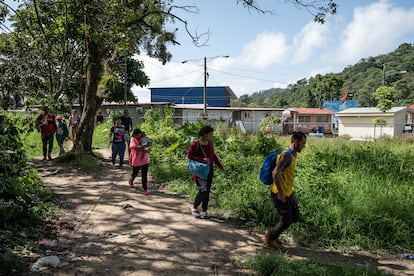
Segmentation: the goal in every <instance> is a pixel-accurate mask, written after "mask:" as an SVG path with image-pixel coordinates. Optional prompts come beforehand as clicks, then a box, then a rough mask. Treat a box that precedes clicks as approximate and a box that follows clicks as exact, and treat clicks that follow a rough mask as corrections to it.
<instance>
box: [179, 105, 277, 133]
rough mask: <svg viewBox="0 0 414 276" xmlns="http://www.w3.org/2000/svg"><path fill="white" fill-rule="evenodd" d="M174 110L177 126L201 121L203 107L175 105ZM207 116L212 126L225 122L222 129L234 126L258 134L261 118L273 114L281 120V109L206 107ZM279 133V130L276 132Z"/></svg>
mask: <svg viewBox="0 0 414 276" xmlns="http://www.w3.org/2000/svg"><path fill="white" fill-rule="evenodd" d="M173 108H174V110H175V116H174V117H175V121H176V123H178V124H181V125H183V124H185V123H195V122H199V121H202V120H203V113H204V109H203V105H197V104H184V105H182V104H176V105H174V106H173ZM206 111H207V114H208V116H207V117H206V118H204V119H206V120H209V122H211V123H212V124H213V125H214V124H215V122H219V121H221V122H225V124H223V125H222V127H223V128H226V127H230V126H236V127H237V128H238V129H239V130H240V131H242V132H249V133H251V132H260V131H261V130H260V123H261V122H262V120H263V118H264V117H266V116H268V115H270V114H275V115H276V116H278V117H280V118H282V112H283V111H284V109H282V108H266V107H258V108H256V107H254V108H251V107H213V106H208V107H207V109H206ZM278 131H281V130H278Z"/></svg>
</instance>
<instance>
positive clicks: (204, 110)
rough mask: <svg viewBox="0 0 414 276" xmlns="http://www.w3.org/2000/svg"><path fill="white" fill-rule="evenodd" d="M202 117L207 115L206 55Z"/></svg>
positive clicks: (205, 59)
mask: <svg viewBox="0 0 414 276" xmlns="http://www.w3.org/2000/svg"><path fill="white" fill-rule="evenodd" d="M203 102H204V108H203V118H206V117H207V57H204V89H203Z"/></svg>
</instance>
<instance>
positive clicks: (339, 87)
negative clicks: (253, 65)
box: [232, 43, 414, 107]
mask: <svg viewBox="0 0 414 276" xmlns="http://www.w3.org/2000/svg"><path fill="white" fill-rule="evenodd" d="M382 85H386V86H390V87H393V88H395V90H396V91H397V93H396V94H395V95H394V105H395V106H405V105H408V104H412V103H414V44H413V43H404V44H401V45H400V46H399V47H398V48H397V49H396V50H395V51H393V52H391V53H389V54H386V55H379V56H376V57H368V58H364V59H361V60H360V61H359V62H358V63H357V64H355V65H352V66H348V67H346V68H345V69H344V70H343V71H342V72H341V73H329V74H326V75H319V74H318V75H316V76H314V77H311V78H309V79H301V80H299V81H297V82H296V83H295V84H291V85H289V86H288V87H287V88H286V89H280V88H274V89H269V90H265V91H261V92H256V93H253V94H252V95H250V96H249V95H243V96H241V97H240V98H239V99H238V100H236V101H233V102H232V106H250V107H259V106H260V107H320V106H321V104H322V102H323V101H324V100H339V99H340V98H341V97H342V96H343V95H344V94H345V91H348V92H349V94H350V95H351V94H352V99H354V100H358V101H359V105H360V106H362V107H369V106H376V105H377V102H376V100H375V98H374V96H373V93H374V92H375V90H376V89H377V88H378V87H380V86H382ZM348 99H349V98H348Z"/></svg>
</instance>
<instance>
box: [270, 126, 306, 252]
mask: <svg viewBox="0 0 414 276" xmlns="http://www.w3.org/2000/svg"><path fill="white" fill-rule="evenodd" d="M305 145H306V135H305V134H304V133H302V132H294V133H293V135H292V136H291V138H290V146H289V147H288V148H287V149H286V150H285V151H283V152H282V153H281V154H279V155H278V156H277V158H276V167H275V169H274V170H273V172H272V176H273V184H272V188H271V193H270V196H271V199H272V203H273V206H274V207H275V208H276V210H277V212H278V214H279V221H278V222H277V223H276V224H275V225H274V226H273V227H272V228H271V229H269V231H268V232H267V234H266V236H265V245H266V246H267V247H270V248H275V249H277V248H280V247H281V246H282V243H281V242H280V240H279V236H280V234H282V232H283V231H285V230H286V229H288V228H289V226H290V225H291V224H292V223H295V222H297V221H298V220H299V215H300V214H299V206H298V199H297V196H296V193H295V192H294V190H293V180H294V172H295V167H296V155H297V153H298V152H301V151H302V150H303V149H304V148H305Z"/></svg>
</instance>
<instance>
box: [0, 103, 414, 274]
mask: <svg viewBox="0 0 414 276" xmlns="http://www.w3.org/2000/svg"><path fill="white" fill-rule="evenodd" d="M1 118H2V121H1V122H2V126H3V125H6V126H7V127H6V128H5V127H3V131H5V130H6V129H7V133H8V135H9V134H13V135H12V136H11V137H14V138H13V139H14V140H10V141H9V140H7V139H10V137H9V136H4V134H2V135H1V136H0V137H2V139H6V138H4V137H8V138H7V139H6V140H4V141H9V142H7V143H6V142H4V143H3V141H2V148H1V154H2V158H3V156H5V158H6V157H7V158H10V160H13V162H12V161H10V162H6V163H3V164H16V166H17V165H18V166H20V169H17V167H15V166H10V168H9V167H7V166H6V165H2V166H3V167H2V171H1V172H2V175H1V176H2V178H1V183H0V184H2V185H1V186H0V187H1V188H2V190H1V204H0V210H1V212H0V216H2V217H1V223H2V225H1V228H0V229H2V230H1V232H0V246H1V252H2V259H1V262H2V265H3V266H4V267H16V264H17V263H18V262H20V261H21V259H20V258H19V257H18V256H17V255H13V254H11V252H14V251H12V250H15V251H16V252H22V250H31V251H36V248H35V246H34V245H33V244H34V243H33V241H34V240H35V239H36V236H37V234H38V233H39V231H40V230H41V229H42V227H43V225H44V224H45V223H46V222H47V221H48V219H50V217H51V216H53V215H54V214H55V209H54V207H53V203H52V202H51V199H53V196H51V195H49V194H48V193H47V192H46V191H45V190H44V189H43V188H42V187H41V185H39V184H38V183H39V178H38V176H37V175H36V174H35V173H34V172H33V171H32V170H30V169H29V168H28V167H27V163H26V161H25V160H26V159H25V157H24V152H23V151H22V146H23V145H22V144H21V143H20V142H19V141H18V138H16V137H18V136H19V135H20V136H22V137H30V136H31V135H36V137H37V135H38V133H36V131H33V129H32V131H29V130H27V131H26V132H25V134H24V135H23V134H19V133H20V132H19V131H18V130H17V129H15V128H13V127H10V126H14V125H22V123H17V121H18V120H22V118H18V117H13V116H4V115H3V116H2V117H1ZM172 118H173V110H172V109H171V108H166V109H165V110H164V111H155V110H150V112H148V113H147V115H146V119H145V122H144V123H143V124H141V125H140V126H139V127H140V128H141V129H143V130H144V131H145V132H147V134H148V135H149V137H151V139H152V140H153V141H154V144H153V147H152V150H151V151H150V155H151V156H150V158H151V167H150V172H151V174H152V175H153V177H155V179H156V180H157V181H159V182H160V183H161V184H162V185H166V186H168V188H169V189H171V190H174V191H177V192H179V193H182V194H186V195H188V196H190V197H193V196H194V195H195V193H196V189H195V187H194V184H193V182H192V180H191V177H190V175H189V173H188V171H187V161H186V153H187V150H188V147H189V145H190V143H191V140H192V139H194V138H197V133H198V130H199V128H200V127H201V126H202V124H201V123H198V124H187V125H184V126H176V125H174V123H173V120H172ZM6 123H7V124H6ZM26 124H27V122H26ZM29 125H30V124H29ZM110 126H111V123H110V122H107V123H104V124H101V125H98V126H97V127H96V131H95V132H94V137H93V139H94V141H95V142H94V147H107V145H108V140H107V139H108V131H109V127H110ZM215 129H216V131H215V133H214V134H215V135H214V137H213V143H214V146H215V149H216V152H217V154H218V156H219V157H220V159H221V160H222V162H223V164H224V167H225V172H220V171H219V170H217V171H216V174H215V178H214V183H213V190H212V197H211V204H210V206H211V211H212V213H215V214H217V215H220V214H224V213H228V214H230V216H231V217H232V219H235V220H239V221H240V222H246V221H254V222H255V225H256V226H255V230H258V231H263V230H264V229H265V228H267V227H268V226H270V225H272V224H273V223H274V222H275V220H276V219H277V215H276V212H275V211H274V209H273V207H272V205H271V203H270V199H269V187H268V186H265V185H263V184H262V183H261V182H260V180H259V178H258V175H259V170H260V166H261V163H262V161H263V158H264V156H265V155H266V154H267V153H269V152H271V151H273V150H274V149H276V148H279V149H282V148H284V147H286V146H287V145H288V144H289V137H274V136H270V137H268V136H264V135H263V134H255V135H242V134H239V133H238V132H237V131H235V130H233V129H232V130H231V132H230V133H225V132H224V131H222V128H221V126H220V124H219V125H218V126H216V127H215ZM29 132H34V134H33V133H29ZM4 133H5V132H4ZM27 133H29V134H27ZM29 141H30V142H33V141H31V140H29ZM35 141H36V142H35V144H36V143H37V145H36V146H35V147H40V139H39V137H37V138H36V139H35ZM3 145H4V146H3ZM11 145H13V149H9V148H7V149H6V148H5V147H7V146H9V147H10V146H11ZM14 147H15V148H14ZM25 147H27V145H25V146H24V147H23V148H25ZM16 154H21V155H19V156H18V158H17V157H16ZM71 154H72V153H68V154H66V155H64V156H63V157H61V159H62V161H65V160H66V161H68V160H69V159H71V158H72V159H71V160H73V158H75V157H74V156H73V157H71ZM88 157H89V156H86V157H85V156H83V158H81V159H79V160H78V162H79V163H77V165H78V166H79V168H80V169H86V170H91V169H94V168H97V163H96V162H92V161H93V160H92V159H89V158H88ZM65 158H69V159H65ZM298 158H299V159H298V163H297V172H296V175H297V177H296V180H295V181H296V182H295V183H296V184H295V185H296V186H295V187H296V191H297V193H298V195H299V199H300V205H301V211H302V219H301V222H300V223H298V224H295V225H293V226H292V227H291V228H290V229H289V231H288V232H287V233H286V234H287V235H289V236H290V237H292V238H293V239H294V240H295V242H297V243H299V244H303V245H305V246H319V247H323V248H327V247H328V248H330V247H333V248H337V249H343V248H345V249H346V248H353V249H365V250H370V251H386V252H389V253H390V254H394V253H400V252H402V251H407V252H410V251H413V250H414V240H413V239H412V232H411V231H412V229H414V214H412V212H408V211H407V210H412V209H413V207H414V202H413V201H412V200H411V199H410V195H412V194H413V186H412V179H414V139H413V138H412V137H411V138H410V137H408V138H407V137H406V138H405V139H398V138H395V139H385V138H384V139H379V140H377V141H376V142H375V143H374V142H350V141H348V140H345V139H340V138H337V139H325V138H323V139H321V138H313V137H309V138H308V143H307V147H306V148H305V150H304V151H303V152H302V153H301V154H300V155H299V157H298ZM16 160H19V161H18V162H17V161H16ZM23 161H24V162H23ZM69 161H70V160H69ZM16 162H17V163H16ZM21 162H23V163H21ZM8 166H9V165H8ZM13 170H17V171H19V172H20V173H15V172H14V173H11V172H13ZM3 172H4V173H3ZM22 172H24V173H22ZM6 173H7V177H6ZM4 183H6V184H4ZM27 191H31V193H30V194H25V192H27ZM17 192H23V196H22V197H17V196H16V193H17ZM32 192H33V193H32ZM19 195H20V194H19ZM11 199H13V200H12V201H11ZM48 202H49V203H48ZM11 214H12V215H11ZM15 217H17V218H24V219H20V220H15ZM241 218H242V219H241ZM25 229H31V231H30V233H28V232H27V230H25ZM236 265H237V266H239V267H243V268H246V269H252V270H254V271H257V272H258V273H260V274H263V275H272V274H273V275H281V274H283V275H293V274H295V275H333V274H337V275H342V274H344V275H381V273H380V272H378V271H366V270H359V269H355V268H352V267H341V266H336V265H332V264H321V263H317V262H316V261H314V260H307V261H296V260H295V261H292V260H289V259H288V258H287V257H284V256H282V255H280V254H278V253H275V254H272V255H266V253H259V254H258V255H257V256H255V257H251V258H241V259H239V260H237V261H236ZM307 272H309V273H308V274H307ZM302 273H303V274H302Z"/></svg>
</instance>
